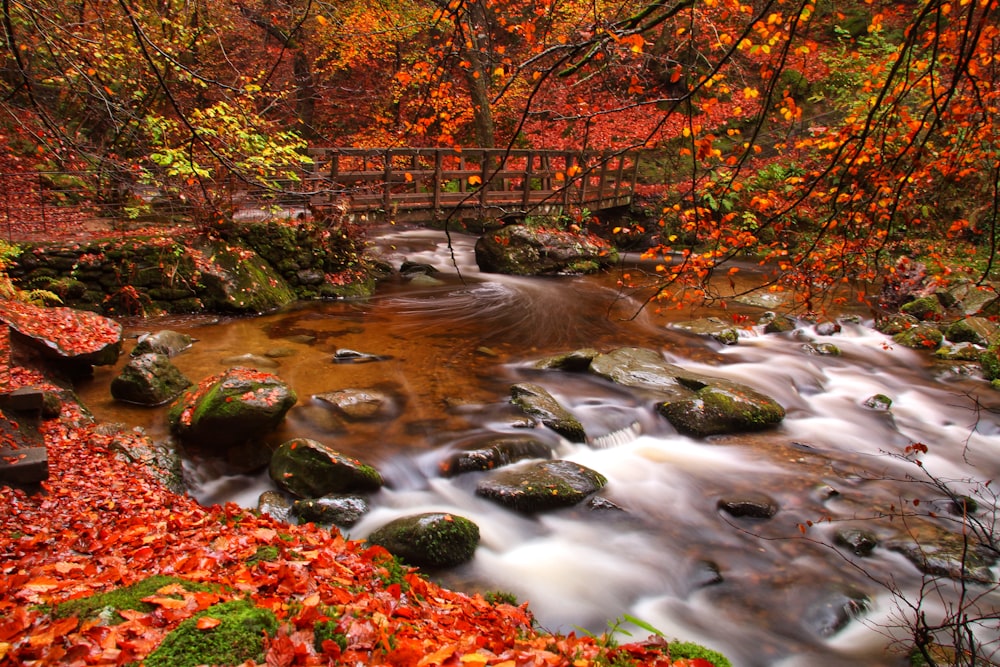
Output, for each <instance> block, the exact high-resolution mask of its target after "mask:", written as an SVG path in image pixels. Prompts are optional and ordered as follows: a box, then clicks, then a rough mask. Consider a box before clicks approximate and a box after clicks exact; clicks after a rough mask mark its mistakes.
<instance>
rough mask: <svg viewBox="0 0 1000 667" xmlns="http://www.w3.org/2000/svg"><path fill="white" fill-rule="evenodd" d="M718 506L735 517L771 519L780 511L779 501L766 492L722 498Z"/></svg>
mask: <svg viewBox="0 0 1000 667" xmlns="http://www.w3.org/2000/svg"><path fill="white" fill-rule="evenodd" d="M716 506H717V507H718V508H719V509H720V510H722V511H723V512H725V513H726V514H728V515H730V516H733V517H738V518H739V517H747V518H750V519H770V518H771V517H773V516H774V515H775V514H777V513H778V503H777V501H776V500H774V498H772V497H771V496H768V495H766V494H764V493H747V494H744V495H740V496H735V497H731V498H720V499H719V502H718V503H716Z"/></svg>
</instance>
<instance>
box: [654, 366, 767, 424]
mask: <svg viewBox="0 0 1000 667" xmlns="http://www.w3.org/2000/svg"><path fill="white" fill-rule="evenodd" d="M687 383H688V384H689V385H690V388H691V389H695V395H694V396H693V397H691V398H686V399H681V400H676V401H666V402H663V403H659V404H658V405H657V406H656V409H657V411H658V412H659V413H660V414H661V415H663V416H664V417H666V419H667V421H669V422H670V423H671V424H672V425H673V426H674V428H676V429H677V430H678V431H679V432H680V433H684V434H687V435H693V436H696V437H705V436H709V435H719V434H726V433H741V432H744V431H759V430H761V429H765V428H769V427H771V426H774V425H775V424H778V423H779V422H781V420H783V419H784V418H785V409H784V408H783V407H781V405H780V404H779V403H778V402H777V401H775V400H774V399H773V398H771V397H769V396H766V395H764V394H762V393H760V392H758V391H755V390H753V389H750V388H749V387H746V386H743V385H740V384H737V383H735V382H728V381H725V380H713V384H705V385H704V386H701V387H700V388H699V387H697V385H695V384H691V382H690V381H687Z"/></svg>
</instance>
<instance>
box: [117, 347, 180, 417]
mask: <svg viewBox="0 0 1000 667" xmlns="http://www.w3.org/2000/svg"><path fill="white" fill-rule="evenodd" d="M191 384H192V382H191V380H189V379H187V378H186V377H185V376H184V374H183V373H181V372H180V370H179V369H178V368H177V367H176V366H174V365H173V364H172V363H170V358H169V357H167V355H165V354H158V353H154V352H150V353H149V354H140V355H139V356H137V357H133V358H132V359H130V360H129V362H128V363H127V364H125V367H124V368H122V371H121V373H120V374H119V375H118V376H117V377H116V378H115V379H113V380H112V381H111V395H112V396H113V397H114V398H115V400H118V401H123V402H125V403H135V404H137V405H150V406H152V405H163V404H164V403H167V402H169V401H172V400H173V399H175V398H177V397H178V396H180V395H181V392H183V391H184V390H185V389H187V388H188V387H190V386H191Z"/></svg>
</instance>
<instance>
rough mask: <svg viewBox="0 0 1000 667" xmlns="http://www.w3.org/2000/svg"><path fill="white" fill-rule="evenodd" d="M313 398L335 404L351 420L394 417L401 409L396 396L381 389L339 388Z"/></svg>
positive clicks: (334, 406)
mask: <svg viewBox="0 0 1000 667" xmlns="http://www.w3.org/2000/svg"><path fill="white" fill-rule="evenodd" d="M313 398H315V399H316V400H319V401H322V402H323V403H328V404H329V405H331V406H333V408H334V409H335V410H336V411H337V413H338V414H340V416H342V417H344V418H345V419H347V420H349V421H369V420H373V419H383V418H387V417H394V416H395V415H396V414H397V413H398V411H399V410H398V404H397V401H396V400H395V397H393V396H391V395H390V394H388V393H387V392H384V391H381V390H380V389H339V390H337V391H328V392H326V393H323V394H316V395H315V396H314V397H313Z"/></svg>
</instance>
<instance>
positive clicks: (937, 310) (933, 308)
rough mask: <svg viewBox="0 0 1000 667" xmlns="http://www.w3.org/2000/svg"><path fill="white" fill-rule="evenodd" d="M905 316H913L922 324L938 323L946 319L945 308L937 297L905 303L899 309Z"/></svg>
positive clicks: (924, 297) (923, 297) (919, 298)
mask: <svg viewBox="0 0 1000 667" xmlns="http://www.w3.org/2000/svg"><path fill="white" fill-rule="evenodd" d="M899 312H901V313H903V314H904V315H912V316H913V317H915V318H917V319H918V320H920V321H922V322H926V321H934V322H938V321H940V320H941V318H942V317H944V308H943V307H942V306H941V302H940V301H939V300H938V298H937V297H936V296H921V297H917V298H916V299H914V300H913V301H910V302H908V303H904V304H903V305H902V306H900V308H899Z"/></svg>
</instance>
